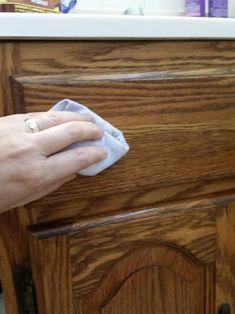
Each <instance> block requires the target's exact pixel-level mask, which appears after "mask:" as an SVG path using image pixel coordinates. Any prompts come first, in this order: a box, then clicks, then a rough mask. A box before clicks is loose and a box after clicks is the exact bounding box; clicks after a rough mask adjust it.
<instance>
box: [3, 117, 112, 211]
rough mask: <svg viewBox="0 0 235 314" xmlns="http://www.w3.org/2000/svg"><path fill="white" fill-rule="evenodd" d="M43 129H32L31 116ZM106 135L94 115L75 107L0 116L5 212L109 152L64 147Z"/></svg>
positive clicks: (99, 148) (46, 192)
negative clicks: (70, 110) (29, 126)
mask: <svg viewBox="0 0 235 314" xmlns="http://www.w3.org/2000/svg"><path fill="white" fill-rule="evenodd" d="M28 118H30V119H34V120H35V121H36V122H37V124H38V126H39V128H40V132H37V133H31V132H29V130H27V127H26V125H25V122H24V121H25V120H26V119H28ZM101 137H102V130H101V129H99V127H98V126H96V124H95V123H94V121H92V119H91V117H87V116H81V115H79V114H77V113H73V112H41V113H36V114H19V115H12V116H7V117H2V118H0V187H1V189H0V213H1V212H4V211H7V210H9V209H12V208H15V207H18V206H22V205H25V204H27V203H29V202H32V201H34V200H36V199H39V198H41V197H43V196H45V195H47V194H48V193H50V192H52V191H54V190H56V189H57V188H59V187H60V186H61V185H63V184H64V183H66V182H68V181H70V180H72V179H73V178H75V177H76V176H77V172H79V171H80V170H82V169H85V168H87V167H88V166H90V165H91V164H93V163H96V162H99V161H101V160H102V159H104V158H105V157H106V151H105V150H104V149H103V148H101V147H99V146H87V147H80V148H75V149H71V150H67V151H64V152H63V151H62V150H63V149H64V148H65V147H67V146H69V145H71V144H74V143H78V142H82V141H86V140H96V139H99V138H101Z"/></svg>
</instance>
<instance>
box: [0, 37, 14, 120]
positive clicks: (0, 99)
mask: <svg viewBox="0 0 235 314" xmlns="http://www.w3.org/2000/svg"><path fill="white" fill-rule="evenodd" d="M17 66H18V53H17V44H13V43H11V42H4V43H1V44H0V109H1V111H0V115H1V116H2V115H7V114H13V113H14V107H13V99H12V96H13V94H12V90H11V80H10V77H11V75H12V73H14V74H16V73H17V70H16V69H17Z"/></svg>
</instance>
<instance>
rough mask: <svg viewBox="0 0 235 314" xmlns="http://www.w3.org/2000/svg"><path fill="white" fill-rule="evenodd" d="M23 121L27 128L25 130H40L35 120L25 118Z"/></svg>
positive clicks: (32, 131)
mask: <svg viewBox="0 0 235 314" xmlns="http://www.w3.org/2000/svg"><path fill="white" fill-rule="evenodd" d="M24 123H25V126H26V129H27V132H30V133H36V132H39V131H40V129H39V126H38V124H37V122H36V121H35V120H33V119H26V120H25V121H24Z"/></svg>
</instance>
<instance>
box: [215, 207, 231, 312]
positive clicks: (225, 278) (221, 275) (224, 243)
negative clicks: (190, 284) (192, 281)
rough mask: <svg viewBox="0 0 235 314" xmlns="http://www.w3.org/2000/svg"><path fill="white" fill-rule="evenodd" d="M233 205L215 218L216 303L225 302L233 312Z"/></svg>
mask: <svg viewBox="0 0 235 314" xmlns="http://www.w3.org/2000/svg"><path fill="white" fill-rule="evenodd" d="M234 233H235V206H234V203H232V204H229V205H228V206H227V208H226V209H225V210H223V211H221V213H220V215H219V216H218V219H217V238H218V245H217V271H216V305H217V308H219V305H220V304H221V303H227V304H229V305H230V307H231V313H235V238H234Z"/></svg>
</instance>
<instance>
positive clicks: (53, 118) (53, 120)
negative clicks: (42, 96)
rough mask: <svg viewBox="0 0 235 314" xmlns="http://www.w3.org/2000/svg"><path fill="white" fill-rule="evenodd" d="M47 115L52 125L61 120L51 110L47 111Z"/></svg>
mask: <svg viewBox="0 0 235 314" xmlns="http://www.w3.org/2000/svg"><path fill="white" fill-rule="evenodd" d="M47 116H48V118H49V119H50V122H51V124H52V125H53V126H55V125H58V124H60V123H62V122H63V120H62V118H61V117H60V116H59V115H57V114H56V113H55V112H53V111H50V112H48V113H47Z"/></svg>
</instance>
